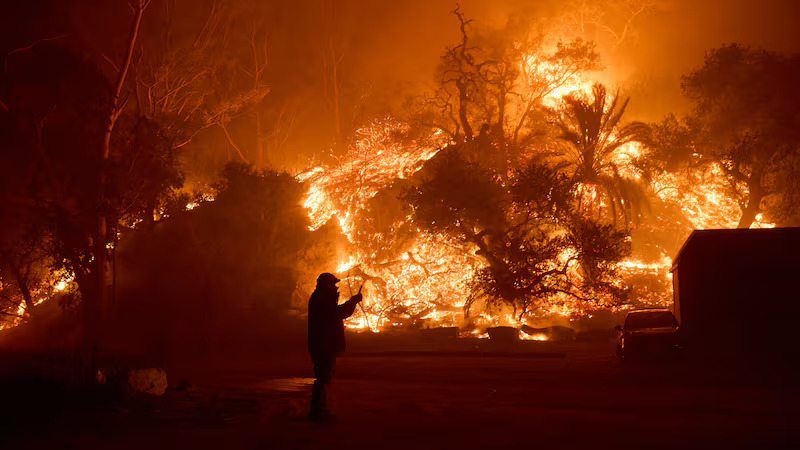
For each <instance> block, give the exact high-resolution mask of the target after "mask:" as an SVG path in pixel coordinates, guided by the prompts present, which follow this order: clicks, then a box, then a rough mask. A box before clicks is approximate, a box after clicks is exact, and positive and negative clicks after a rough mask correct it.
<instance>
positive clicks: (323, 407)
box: [308, 381, 331, 420]
mask: <svg viewBox="0 0 800 450" xmlns="http://www.w3.org/2000/svg"><path fill="white" fill-rule="evenodd" d="M325 397H326V396H325V385H324V384H322V383H320V382H319V381H314V386H313V387H312V388H311V408H310V410H309V412H308V418H309V419H311V420H327V419H330V418H331V412H330V411H329V410H328V405H327V399H326V398H325Z"/></svg>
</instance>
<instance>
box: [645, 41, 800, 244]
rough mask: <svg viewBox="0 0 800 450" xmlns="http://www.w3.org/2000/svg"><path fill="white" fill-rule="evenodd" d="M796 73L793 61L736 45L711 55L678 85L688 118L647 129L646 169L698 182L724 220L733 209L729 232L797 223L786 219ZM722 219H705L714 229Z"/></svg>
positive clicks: (791, 196) (793, 176) (792, 196)
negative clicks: (772, 222)
mask: <svg viewBox="0 0 800 450" xmlns="http://www.w3.org/2000/svg"><path fill="white" fill-rule="evenodd" d="M798 68H800V64H798V58H797V57H796V56H794V57H785V56H782V55H779V54H776V53H772V52H767V51H764V50H754V49H749V48H746V47H742V46H740V45H730V46H727V47H722V48H719V49H715V50H712V51H710V52H709V53H708V54H707V55H706V60H705V63H704V65H703V66H702V67H701V68H699V69H697V70H695V71H694V72H692V73H691V74H689V75H687V76H685V77H684V79H683V89H684V92H685V94H686V95H687V96H688V97H689V98H690V99H691V100H692V101H693V104H694V109H693V111H692V112H691V113H690V114H689V115H688V116H687V117H685V118H683V119H682V120H678V119H676V118H674V117H672V116H670V117H667V118H666V119H664V121H662V122H661V123H660V124H656V125H655V126H654V134H653V136H652V143H651V145H650V146H649V147H650V149H651V151H650V155H649V158H650V162H651V164H656V165H657V166H658V168H659V172H660V173H663V172H664V171H666V172H668V173H672V174H675V173H683V174H684V176H685V177H688V179H689V180H691V181H690V182H694V183H695V184H697V182H698V180H699V181H701V182H702V184H703V186H706V188H705V190H706V191H708V195H714V196H715V198H713V199H711V201H712V202H714V203H723V204H724V203H729V204H730V207H729V208H728V209H730V210H732V211H731V213H735V212H736V209H738V213H739V220H738V223H737V222H734V223H732V225H735V226H738V227H740V228H749V227H751V226H752V225H754V224H755V225H760V224H764V222H765V221H764V220H762V214H763V213H766V214H765V216H767V215H768V216H769V217H771V218H775V219H781V221H782V222H783V223H787V224H791V223H796V218H791V216H792V215H791V213H789V212H790V211H793V210H795V209H796V208H794V207H793V206H795V204H794V203H793V202H796V197H797V196H796V186H797V179H798V174H800V166H798V156H797V155H798V142H800V140H799V139H798V135H797V129H798V126H799V125H798V123H800V122H798V121H799V120H800V117H798V114H797V111H796V104H797V101H798V98H800V92H799V91H798V89H797V84H796V83H795V82H794V79H795V77H796V76H797V74H798ZM662 179H663V178H662ZM657 181H658V180H657ZM675 181H676V182H679V180H675ZM713 186H716V187H713ZM712 187H713V189H712ZM712 209H713V208H712ZM731 213H728V214H727V217H730V215H731ZM723 215H725V214H724V213H723ZM727 217H726V218H716V219H714V218H712V219H714V220H715V221H716V222H717V223H720V222H724V221H727ZM700 226H701V227H702V226H703V224H700ZM706 226H707V225H706Z"/></svg>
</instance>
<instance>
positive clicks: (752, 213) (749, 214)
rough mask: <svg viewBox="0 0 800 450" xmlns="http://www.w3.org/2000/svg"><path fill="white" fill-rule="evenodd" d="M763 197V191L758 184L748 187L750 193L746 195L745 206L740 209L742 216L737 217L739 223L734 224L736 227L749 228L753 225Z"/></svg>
mask: <svg viewBox="0 0 800 450" xmlns="http://www.w3.org/2000/svg"><path fill="white" fill-rule="evenodd" d="M763 198H764V191H763V189H761V186H760V185H757V186H755V187H752V188H750V194H749V195H748V196H747V206H745V207H744V209H743V210H742V217H741V218H740V219H739V224H738V225H736V227H737V228H750V226H751V225H753V222H755V221H756V216H757V215H758V212H759V209H760V207H761V200H762V199H763Z"/></svg>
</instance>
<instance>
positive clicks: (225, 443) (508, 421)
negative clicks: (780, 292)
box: [22, 346, 800, 450]
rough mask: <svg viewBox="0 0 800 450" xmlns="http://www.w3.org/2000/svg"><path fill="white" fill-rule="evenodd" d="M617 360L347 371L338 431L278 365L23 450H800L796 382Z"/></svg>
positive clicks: (388, 361) (423, 358)
mask: <svg viewBox="0 0 800 450" xmlns="http://www.w3.org/2000/svg"><path fill="white" fill-rule="evenodd" d="M607 347H608V346H594V347H591V346H590V347H586V348H569V349H566V351H565V352H563V356H561V357H559V356H556V357H526V356H525V355H512V356H506V357H497V356H496V355H495V356H494V357H487V356H486V355H484V356H463V355H459V354H452V353H451V354H450V355H449V356H442V355H438V356H437V355H435V354H431V355H419V354H406V355H405V356H403V355H397V354H394V355H389V354H385V355H381V354H376V353H374V352H373V353H371V354H370V355H365V354H361V355H358V354H353V355H351V356H350V357H346V358H341V359H340V361H339V365H338V367H337V373H336V378H335V385H334V389H333V393H332V396H333V398H332V401H331V403H332V406H333V408H334V410H335V412H336V413H337V417H336V419H335V420H334V421H333V422H331V423H324V424H320V423H312V422H308V421H306V420H305V418H304V416H305V413H306V408H307V400H308V397H309V392H310V387H309V383H310V382H311V381H312V380H311V379H310V378H308V375H309V371H310V370H309V368H308V364H307V363H305V362H304V361H302V360H296V361H294V362H290V361H287V362H284V364H277V362H276V361H271V362H265V363H264V365H263V367H261V368H258V369H249V370H238V371H231V370H221V371H220V372H218V373H216V374H215V375H214V376H213V377H210V378H209V379H208V380H206V381H204V382H203V383H201V384H199V385H196V386H195V388H194V389H192V390H190V391H188V392H172V393H169V394H168V395H167V396H166V397H165V398H163V399H159V400H157V401H153V402H150V403H146V404H139V405H133V406H131V407H130V408H129V409H123V410H119V409H115V410H113V411H110V412H109V411H108V410H103V411H98V412H94V413H92V414H84V415H83V416H81V415H69V416H67V417H61V418H60V419H59V420H57V421H56V422H55V423H54V425H53V426H52V427H50V428H49V429H50V430H51V431H48V432H47V433H43V434H41V435H39V436H36V437H34V438H31V439H29V440H26V441H24V442H25V443H26V445H24V446H22V447H27V448H42V445H45V444H46V445H49V446H50V447H54V448H82V449H83V448H114V449H115V450H116V449H124V448H131V449H142V448H192V449H194V448H214V449H235V448H248V449H249V448H281V449H291V448H296V449H326V448H349V449H404V450H409V449H419V448H458V449H470V450H473V449H474V450H479V449H486V448H511V447H512V446H513V447H515V448H531V449H535V448H600V449H602V448H615V449H617V448H632V449H640V448H641V449H644V448H681V449H683V448H698V449H699V448H703V449H708V448H714V449H717V448H800V445H798V443H800V441H798V440H797V436H798V431H800V425H798V424H800V421H798V419H800V413H799V411H800V410H799V409H798V404H800V403H798V402H800V389H798V388H797V386H796V383H797V380H798V378H797V376H796V374H793V373H789V372H788V371H773V370H765V369H762V368H753V370H743V369H741V368H739V369H731V368H724V367H708V366H707V365H704V364H697V363H685V362H684V363H659V364H656V363H651V364H624V365H623V364H620V363H618V362H617V361H616V359H615V358H614V357H613V355H612V354H611V353H612V351H613V347H610V348H607ZM555 353H560V352H558V351H557V352H555ZM221 369H224V368H221ZM126 408H128V407H127V406H126Z"/></svg>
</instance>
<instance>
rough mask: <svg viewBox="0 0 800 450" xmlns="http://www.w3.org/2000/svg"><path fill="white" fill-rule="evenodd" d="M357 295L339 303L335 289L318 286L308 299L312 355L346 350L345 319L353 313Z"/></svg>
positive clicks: (326, 354) (334, 353) (309, 337)
mask: <svg viewBox="0 0 800 450" xmlns="http://www.w3.org/2000/svg"><path fill="white" fill-rule="evenodd" d="M356 297H357V296H353V297H350V300H348V301H346V302H345V303H343V304H341V305H339V304H338V303H339V296H338V295H337V294H336V292H335V291H327V292H326V291H325V290H324V289H321V288H319V287H318V288H317V289H315V290H314V293H313V294H311V298H310V299H309V300H308V351H309V352H310V353H311V355H312V356H314V355H320V356H330V355H339V354H341V353H342V352H344V349H345V341H344V322H343V321H344V319H346V318H348V317H350V316H351V315H353V312H354V311H355V309H356V305H357V304H358V299H357V298H356Z"/></svg>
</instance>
